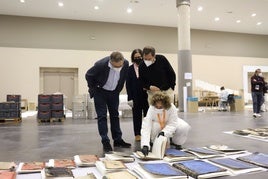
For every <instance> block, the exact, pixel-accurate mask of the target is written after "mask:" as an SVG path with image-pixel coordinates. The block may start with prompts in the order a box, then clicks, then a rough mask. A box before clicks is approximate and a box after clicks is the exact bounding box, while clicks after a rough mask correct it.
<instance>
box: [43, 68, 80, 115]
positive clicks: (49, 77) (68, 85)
mask: <svg viewBox="0 0 268 179" xmlns="http://www.w3.org/2000/svg"><path fill="white" fill-rule="evenodd" d="M77 81H78V68H53V67H40V93H43V94H53V93H62V94H63V95H64V105H65V107H66V108H67V109H70V110H71V109H72V99H73V96H74V95H76V94H77V88H78V83H77Z"/></svg>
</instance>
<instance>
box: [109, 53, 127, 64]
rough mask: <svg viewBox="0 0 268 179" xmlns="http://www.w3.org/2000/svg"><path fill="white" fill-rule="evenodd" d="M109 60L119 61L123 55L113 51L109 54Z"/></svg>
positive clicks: (122, 58)
mask: <svg viewBox="0 0 268 179" xmlns="http://www.w3.org/2000/svg"><path fill="white" fill-rule="evenodd" d="M110 60H111V61H113V62H119V61H123V60H124V56H123V54H122V53H120V52H113V53H111V55H110Z"/></svg>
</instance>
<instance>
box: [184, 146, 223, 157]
mask: <svg viewBox="0 0 268 179" xmlns="http://www.w3.org/2000/svg"><path fill="white" fill-rule="evenodd" d="M188 150H190V151H193V152H196V153H201V154H206V155H218V154H221V153H219V152H218V151H212V150H209V149H205V148H202V147H196V148H189V149H188Z"/></svg>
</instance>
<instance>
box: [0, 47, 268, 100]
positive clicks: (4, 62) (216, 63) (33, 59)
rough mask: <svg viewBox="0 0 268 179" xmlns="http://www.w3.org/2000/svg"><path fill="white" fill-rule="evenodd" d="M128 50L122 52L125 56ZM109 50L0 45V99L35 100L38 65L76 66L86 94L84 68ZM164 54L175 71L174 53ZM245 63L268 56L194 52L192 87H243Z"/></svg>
mask: <svg viewBox="0 0 268 179" xmlns="http://www.w3.org/2000/svg"><path fill="white" fill-rule="evenodd" d="M130 53H131V52H123V54H124V56H125V58H127V59H129V58H130ZM109 54H110V51H89V50H88V51H86V50H60V49H36V48H10V47H0V59H1V60H0V71H1V75H0V81H1V88H0V94H1V96H0V101H5V99H6V94H21V95H22V98H26V99H28V100H29V101H33V102H36V101H37V95H38V94H39V93H40V88H39V86H40V84H39V83H40V79H39V73H40V72H39V68H40V67H61V68H78V69H79V70H78V93H79V94H85V93H87V84H86V80H85V73H86V71H87V70H88V68H90V67H91V66H92V65H93V64H94V62H95V61H96V60H98V59H100V58H103V57H104V56H108V55H109ZM164 55H165V56H166V57H167V58H168V59H169V60H170V62H171V64H172V66H173V67H174V70H175V71H176V73H177V69H178V68H177V54H171V53H169V54H168V53H164ZM244 65H249V66H250V65H254V66H256V65H257V66H268V58H266V59H265V58H248V57H228V56H225V57H224V56H203V55H193V83H194V84H193V85H194V88H193V89H195V80H202V81H204V82H206V83H209V84H213V85H219V86H221V85H224V86H225V87H226V88H229V89H233V90H239V89H242V88H243V66H244ZM176 91H177V89H176Z"/></svg>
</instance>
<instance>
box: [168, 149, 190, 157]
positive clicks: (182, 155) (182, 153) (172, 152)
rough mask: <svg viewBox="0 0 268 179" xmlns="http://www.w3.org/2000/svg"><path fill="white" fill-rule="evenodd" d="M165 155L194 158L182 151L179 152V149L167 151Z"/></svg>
mask: <svg viewBox="0 0 268 179" xmlns="http://www.w3.org/2000/svg"><path fill="white" fill-rule="evenodd" d="M165 155H168V156H174V157H188V156H192V155H191V154H189V153H187V152H184V151H181V150H177V149H171V148H169V149H167V150H166V153H165Z"/></svg>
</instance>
